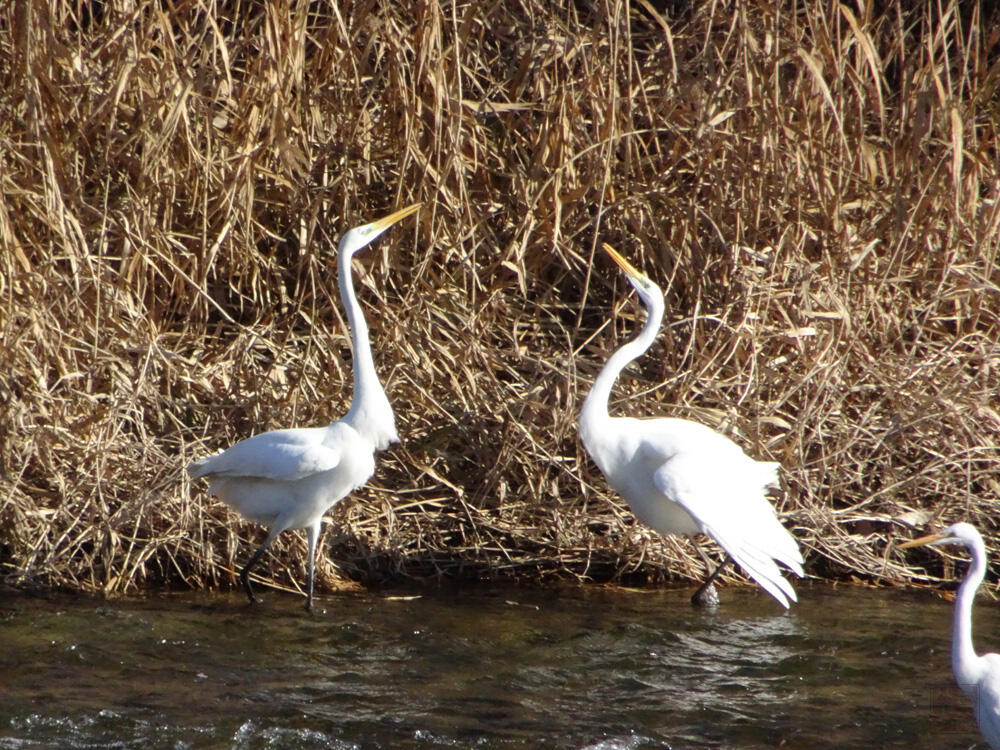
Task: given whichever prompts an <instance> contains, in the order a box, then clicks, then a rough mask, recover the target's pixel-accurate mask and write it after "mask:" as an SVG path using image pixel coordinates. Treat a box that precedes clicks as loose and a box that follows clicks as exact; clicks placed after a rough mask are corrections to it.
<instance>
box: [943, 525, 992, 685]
mask: <svg viewBox="0 0 1000 750" xmlns="http://www.w3.org/2000/svg"><path fill="white" fill-rule="evenodd" d="M978 547H979V549H978V550H977V549H970V550H969V551H970V552H972V563H971V564H970V566H969V572H968V573H966V574H965V580H964V581H962V585H961V586H960V587H959V589H958V597H957V598H956V599H955V632H954V633H953V635H952V642H951V667H952V670H953V671H954V672H955V681H956V682H958V685H959V687H960V688H962V690H963V691H965V692H966V693H968V692H971V691H973V690H975V686H976V685H977V683H978V682H979V676H980V671H981V667H980V660H979V657H978V656H976V650H975V649H974V648H973V646H972V602H973V600H974V599H975V598H976V591H977V590H978V589H979V584H981V583H982V582H983V577H984V576H985V575H986V550H985V548H984V547H983V545H982V542H979V544H978Z"/></svg>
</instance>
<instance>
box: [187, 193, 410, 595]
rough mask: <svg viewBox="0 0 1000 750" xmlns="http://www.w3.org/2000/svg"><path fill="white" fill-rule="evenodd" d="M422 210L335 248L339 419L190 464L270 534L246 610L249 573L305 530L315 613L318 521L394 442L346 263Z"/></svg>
mask: <svg viewBox="0 0 1000 750" xmlns="http://www.w3.org/2000/svg"><path fill="white" fill-rule="evenodd" d="M420 206H421V204H420V203H415V204H413V205H412V206H407V207H406V208H404V209H401V210H399V211H396V212H395V213H392V214H390V215H389V216H386V217H384V218H382V219H379V220H378V221H374V222H372V223H370V224H365V225H364V226H360V227H355V228H354V229H351V230H350V231H348V232H347V234H345V235H344V237H343V239H341V241H340V245H339V247H338V248H337V265H338V273H339V279H338V282H339V286H340V298H341V301H342V302H343V304H344V307H345V309H346V310H347V321H348V324H349V325H350V329H351V345H352V349H353V352H354V397H353V401H352V403H351V408H350V409H349V410H348V412H347V414H345V415H344V417H343V419H341V420H339V421H337V422H334V423H333V424H331V425H328V426H326V427H304V428H296V429H288V430H274V431H272V432H264V433H261V434H259V435H254V436H253V437H250V438H247V439H246V440H241V441H240V442H238V443H236V445H234V446H233V447H231V448H229V449H228V450H226V451H222V452H221V453H217V454H216V455H214V456H209V457H208V458H202V459H200V460H198V461H194V462H192V463H191V465H190V466H189V467H188V473H189V474H190V475H191V477H192V478H194V479H197V478H198V477H207V478H208V480H209V492H210V493H211V494H213V495H216V496H217V497H219V498H220V499H221V500H222V501H223V502H225V503H226V504H227V505H229V506H230V507H232V508H234V509H235V510H237V511H239V512H240V513H241V514H242V515H243V516H244V517H246V518H247V519H249V520H251V521H256V522H257V523H260V524H264V525H266V526H268V527H269V530H268V535H267V539H265V540H264V543H263V544H262V545H261V546H260V547H259V548H258V549H257V551H256V552H254V553H253V555H252V556H251V557H250V560H249V561H248V562H247V564H246V565H245V566H244V567H243V570H242V571H240V581H241V582H242V583H243V588H244V589H246V592H247V597H248V598H249V599H250V601H251V602H255V601H257V599H256V597H255V596H254V593H253V588H252V587H251V585H250V578H249V576H250V571H251V570H252V569H253V567H254V565H256V564H257V562H258V561H259V560H260V558H261V557H262V556H263V555H264V553H265V552H267V550H268V548H269V547H270V546H271V542H273V541H274V539H275V537H277V536H278V534H280V533H281V532H282V531H286V530H288V529H305V530H306V534H307V536H308V541H309V582H308V594H307V598H306V609H307V610H311V609H312V599H313V570H314V566H315V557H316V541H317V539H318V538H319V533H320V525H321V523H322V519H323V514H324V513H326V512H327V511H328V510H329V509H330V508H332V507H333V506H334V505H335V504H336V503H337V502H339V501H340V500H342V499H343V498H344V497H345V496H346V495H347V494H348V493H349V492H351V491H353V490H355V489H357V488H358V487H360V486H362V485H363V484H364V483H365V482H367V481H368V479H369V478H370V477H371V475H372V474H373V473H374V472H375V455H374V454H375V451H376V450H384V449H385V448H388V447H389V446H390V445H391V444H392V443H397V442H399V436H398V435H397V434H396V420H395V417H394V416H393V413H392V407H391V406H390V405H389V399H388V398H386V395H385V391H384V390H383V389H382V384H381V383H379V380H378V375H377V374H376V372H375V364H374V361H373V359H372V350H371V346H370V344H369V342H368V325H367V324H366V323H365V318H364V315H363V314H362V312H361V306H360V305H359V304H358V299H357V297H356V296H355V294H354V286H353V284H352V283H351V258H352V257H353V255H354V253H356V252H357V251H358V250H361V249H362V248H363V247H365V246H366V245H367V244H368V243H370V242H371V241H372V240H374V239H375V238H376V237H378V236H379V235H380V234H382V232H384V231H385V230H386V229H388V228H389V227H390V226H392V225H393V224H395V223H396V222H397V221H399V220H400V219H403V218H405V217H406V216H409V215H410V214H412V213H413V212H414V211H416V210H417V209H418V208H420Z"/></svg>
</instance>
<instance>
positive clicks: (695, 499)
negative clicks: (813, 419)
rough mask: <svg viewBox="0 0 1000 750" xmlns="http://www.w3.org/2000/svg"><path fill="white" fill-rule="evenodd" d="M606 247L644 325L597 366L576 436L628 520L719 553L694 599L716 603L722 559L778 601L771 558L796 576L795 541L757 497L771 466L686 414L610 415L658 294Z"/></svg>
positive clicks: (777, 576) (771, 478)
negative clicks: (709, 543)
mask: <svg viewBox="0 0 1000 750" xmlns="http://www.w3.org/2000/svg"><path fill="white" fill-rule="evenodd" d="M604 250H605V251H606V252H607V253H608V254H609V255H610V256H611V258H612V259H614V261H615V262H616V263H617V264H618V265H619V266H620V267H621V268H622V270H624V271H625V273H626V274H627V275H628V280H629V281H630V282H631V283H632V286H633V287H635V290H636V291H637V292H638V293H639V297H640V298H641V299H642V301H643V303H644V304H645V306H646V308H647V311H648V317H647V319H646V324H645V325H644V326H643V328H642V331H641V332H640V333H639V335H638V336H636V337H635V338H634V339H633V340H632V341H630V342H629V343H627V344H625V345H624V346H622V347H621V348H620V349H619V350H618V351H616V352H615V353H614V354H613V355H611V358H610V359H609V360H608V363H607V364H606V365H605V366H604V369H603V370H601V372H600V374H599V375H598V376H597V379H596V380H594V385H593V387H592V388H591V389H590V393H588V394H587V398H586V400H585V401H584V403H583V409H582V410H581V412H580V438H581V440H582V441H583V445H584V447H585V448H586V449H587V452H588V453H589V454H590V457H591V458H592V459H593V460H594V463H596V464H597V466H598V468H600V470H601V471H602V472H603V473H604V476H605V477H606V478H607V481H608V484H609V485H610V486H611V488H612V489H614V490H615V491H616V492H617V493H618V494H620V495H621V496H622V497H624V498H625V499H626V500H627V501H628V504H629V507H631V509H632V511H633V512H634V513H635V515H636V517H637V518H638V519H639V520H640V521H641V522H642V523H644V524H646V525H647V526H650V527H652V528H653V529H655V530H656V531H658V532H660V533H661V534H686V535H688V536H691V535H694V534H697V533H699V532H700V533H703V534H707V535H708V536H710V537H712V539H714V540H715V541H716V542H718V543H719V546H721V547H722V548H723V549H724V550H725V552H726V559H725V560H724V561H723V562H722V564H721V565H719V567H718V568H716V570H715V572H714V573H712V574H711V575H710V576H709V577H708V579H707V580H706V581H705V583H704V584H703V585H702V586H701V588H699V589H698V591H697V592H696V593H695V595H694V597H692V601H693V602H694V603H696V604H707V605H713V604H715V603H716V602H717V601H718V597H717V595H716V593H715V588H714V585H713V583H714V581H715V579H716V577H717V576H718V575H719V572H720V571H721V570H722V568H723V567H724V566H725V565H726V563H727V562H729V561H731V560H732V561H735V562H736V563H738V564H739V565H740V566H741V567H742V568H743V569H744V570H745V571H746V572H747V573H748V574H749V575H750V577H751V578H753V579H754V580H755V581H756V582H757V583H759V584H760V585H761V587H763V588H764V590H765V591H767V592H768V593H769V594H771V596H773V597H774V598H775V599H777V600H778V601H779V602H781V604H783V605H784V606H785V607H787V606H788V603H789V600H791V601H795V590H794V589H793V588H792V586H791V584H790V583H789V582H788V581H787V580H786V579H785V578H784V577H783V576H782V574H781V569H780V568H779V567H778V566H777V565H776V564H775V563H776V561H777V562H780V563H782V564H783V565H785V566H786V567H788V568H790V569H791V570H793V571H794V572H795V573H797V574H798V575H800V576H801V575H802V554H801V553H800V552H799V547H798V544H797V543H796V541H795V538H794V537H793V536H792V535H791V534H789V533H788V531H787V530H786V529H785V527H784V526H782V525H781V524H780V523H779V522H778V517H777V515H776V514H775V512H774V508H773V507H772V506H771V504H770V503H769V502H768V499H767V497H766V495H765V490H766V488H767V487H769V486H772V485H777V483H778V473H777V471H778V464H776V463H769V462H764V461H755V460H754V459H752V458H750V457H749V456H747V455H746V454H745V453H744V452H743V451H742V450H741V449H740V447H739V446H738V445H736V443H734V442H733V441H732V440H730V439H729V438H727V437H725V436H723V435H720V434H719V433H717V432H715V431H714V430H712V429H710V428H708V427H706V426H705V425H702V424H698V423H697V422H691V421H689V420H687V419H670V418H659V419H634V418H632V417H611V416H609V415H608V399H609V397H610V396H611V387H612V386H613V385H614V382H615V380H616V379H617V378H618V375H619V373H621V371H622V370H623V369H624V368H625V365H627V364H628V363H629V362H631V361H632V360H634V359H636V358H637V357H639V356H640V355H642V354H643V353H645V352H646V350H647V349H649V347H650V346H651V345H652V343H653V340H654V339H655V338H656V334H657V331H658V330H659V328H660V321H661V320H662V318H663V309H664V302H663V292H662V291H660V288H659V287H658V286H657V285H656V284H654V283H653V282H652V281H651V280H650V279H649V278H648V277H646V275H645V274H643V273H641V272H639V271H638V270H636V268H635V267H633V266H632V264H631V263H629V262H628V261H627V260H625V258H623V257H622V256H621V255H619V254H618V252H616V251H615V250H614V248H612V247H611V246H610V245H608V244H605V245H604Z"/></svg>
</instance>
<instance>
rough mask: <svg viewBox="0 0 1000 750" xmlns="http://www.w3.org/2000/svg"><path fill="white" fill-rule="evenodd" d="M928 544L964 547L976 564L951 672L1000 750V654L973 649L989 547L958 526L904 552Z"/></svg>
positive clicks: (962, 603)
mask: <svg viewBox="0 0 1000 750" xmlns="http://www.w3.org/2000/svg"><path fill="white" fill-rule="evenodd" d="M927 544H964V545H965V548H966V549H967V550H969V554H971V555H972V564H971V565H970V566H969V572H968V573H966V574H965V579H964V580H963V581H962V585H961V586H959V588H958V597H957V598H956V599H955V624H954V629H953V633H952V641H951V669H952V671H953V672H954V673H955V681H956V682H957V683H958V686H959V687H960V688H961V689H962V692H963V693H965V694H966V695H967V696H969V698H971V699H972V710H973V712H974V713H975V715H976V721H977V722H979V731H980V732H982V735H983V737H984V738H985V739H986V742H988V743H989V746H990V747H991V748H993V750H1000V654H986V655H984V656H979V655H977V654H976V650H975V649H974V648H973V647H972V601H973V599H975V598H976V589H978V588H979V584H981V583H982V582H983V578H984V577H985V576H986V547H985V545H983V538H982V537H981V536H980V535H979V532H978V531H977V530H976V527H975V526H973V525H972V524H968V523H956V524H953V525H952V526H949V527H948V528H947V529H945V530H944V531H942V532H940V533H938V534H930V535H928V536H922V537H920V538H919V539H914V540H912V541H909V542H905V543H903V544H901V545H899V546H900V548H905V547H922V546H924V545H927Z"/></svg>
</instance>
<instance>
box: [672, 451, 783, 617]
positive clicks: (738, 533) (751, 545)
mask: <svg viewBox="0 0 1000 750" xmlns="http://www.w3.org/2000/svg"><path fill="white" fill-rule="evenodd" d="M741 474H742V472H741V471H740V470H739V469H734V470H729V469H727V467H725V466H720V467H715V468H713V467H711V466H707V465H705V464H704V463H703V462H701V461H696V462H692V461H691V460H690V459H685V458H684V457H683V456H674V457H673V458H672V459H671V460H669V461H668V462H666V463H664V464H663V465H662V466H661V467H660V468H659V469H657V470H656V471H655V472H654V474H653V483H654V484H655V486H656V488H657V489H658V490H659V491H660V492H662V493H663V494H664V495H666V496H667V497H668V498H670V499H671V500H673V501H674V502H676V503H677V504H678V505H680V506H681V507H682V508H684V510H686V511H687V512H688V514H690V515H691V517H692V518H694V519H695V521H696V522H697V523H698V524H699V525H700V527H701V529H702V531H704V533H706V534H708V535H709V536H710V537H712V538H713V539H714V540H715V541H716V542H718V543H719V545H720V546H721V547H722V548H723V549H724V550H726V552H728V553H729V554H730V555H731V556H732V557H733V559H734V560H735V561H736V563H737V564H738V565H740V567H742V568H743V569H744V570H745V571H746V572H747V573H748V574H749V575H750V577H751V578H753V579H754V580H755V581H756V582H757V583H758V584H760V586H761V587H762V588H764V590H766V591H767V592H768V593H769V594H771V595H772V596H773V597H774V598H775V599H777V600H778V601H779V602H781V603H782V604H783V605H785V606H786V607H787V606H788V602H789V600H791V601H795V599H796V597H795V591H794V589H793V588H792V586H791V584H790V583H789V582H788V581H787V580H786V579H785V578H784V576H783V575H782V574H781V569H780V568H778V566H777V565H776V564H775V560H778V561H779V562H781V563H783V564H785V565H787V566H788V567H789V568H791V569H792V570H793V571H795V572H796V573H798V574H799V575H801V574H802V555H801V553H800V552H799V548H798V545H797V543H796V542H795V538H794V537H793V536H792V535H791V534H789V533H788V531H787V530H786V529H785V528H784V527H783V526H782V525H781V524H780V522H779V521H778V519H777V516H776V515H775V512H774V509H773V508H772V507H771V505H770V503H769V502H768V501H767V498H766V497H765V496H764V494H763V490H762V488H761V486H760V484H759V483H756V484H755V483H754V482H748V481H747V479H746V477H742V476H741Z"/></svg>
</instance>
